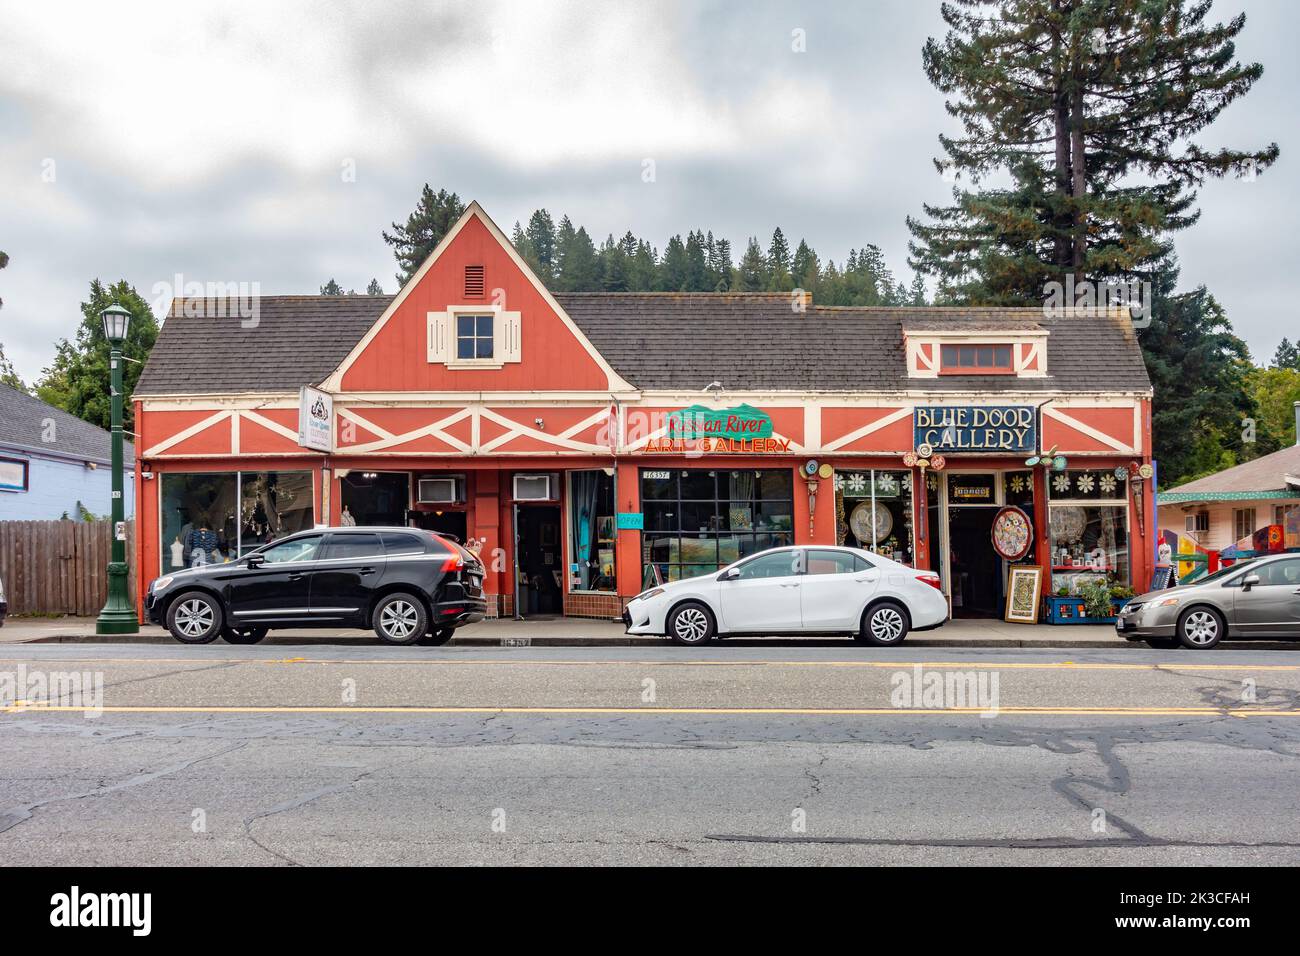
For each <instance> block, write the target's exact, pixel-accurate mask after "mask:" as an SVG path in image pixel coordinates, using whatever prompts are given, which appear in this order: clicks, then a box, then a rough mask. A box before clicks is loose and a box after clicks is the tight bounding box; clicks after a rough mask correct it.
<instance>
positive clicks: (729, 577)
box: [718, 568, 740, 581]
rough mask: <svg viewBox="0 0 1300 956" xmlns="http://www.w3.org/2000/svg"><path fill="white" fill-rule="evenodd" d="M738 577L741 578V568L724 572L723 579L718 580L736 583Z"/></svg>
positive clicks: (728, 569)
mask: <svg viewBox="0 0 1300 956" xmlns="http://www.w3.org/2000/svg"><path fill="white" fill-rule="evenodd" d="M738 577H740V568H727V570H725V571H723V572H722V577H720V578H718V580H719V581H734V580H736V578H738Z"/></svg>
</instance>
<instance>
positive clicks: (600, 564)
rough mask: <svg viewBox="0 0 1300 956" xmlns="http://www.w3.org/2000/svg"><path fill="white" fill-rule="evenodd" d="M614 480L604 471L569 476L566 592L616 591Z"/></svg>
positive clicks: (572, 473) (573, 473) (571, 473)
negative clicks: (570, 558) (567, 581)
mask: <svg viewBox="0 0 1300 956" xmlns="http://www.w3.org/2000/svg"><path fill="white" fill-rule="evenodd" d="M615 537H616V532H615V530H614V476H613V475H607V474H605V472H604V470H603V469H595V470H593V471H571V472H569V554H571V555H572V561H571V563H570V567H569V588H570V590H573V591H610V592H613V591H614V590H616V587H615V583H614V540H615Z"/></svg>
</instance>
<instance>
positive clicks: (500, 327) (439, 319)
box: [428, 302, 521, 369]
mask: <svg viewBox="0 0 1300 956" xmlns="http://www.w3.org/2000/svg"><path fill="white" fill-rule="evenodd" d="M471 315H474V316H479V315H490V316H492V357H491V358H481V359H480V358H475V359H463V358H457V356H456V353H457V351H458V349H457V347H456V346H457V340H458V335H457V326H458V325H459V320H460V319H461V318H462V317H464V316H471ZM520 329H521V322H520V318H519V313H518V312H508V311H506V310H505V309H503V308H502V307H501V306H500V305H497V304H494V303H490V302H482V303H477V304H471V305H449V306H447V308H446V310H445V311H442V312H430V313H429V314H428V352H429V355H428V358H429V363H430V364H432V365H443V366H446V367H447V368H449V369H499V368H502V367H503V366H505V365H506V364H508V363H512V362H519V361H521V348H520Z"/></svg>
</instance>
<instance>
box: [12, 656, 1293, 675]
mask: <svg viewBox="0 0 1300 956" xmlns="http://www.w3.org/2000/svg"><path fill="white" fill-rule="evenodd" d="M214 662H216V663H227V664H349V665H365V664H379V665H387V666H403V667H405V666H409V665H412V664H414V665H423V666H431V665H432V666H440V667H443V666H458V667H459V666H476V667H477V666H496V665H501V664H511V665H514V666H517V667H866V668H876V669H886V670H906V669H907V668H910V667H929V668H934V669H947V670H1080V671H1085V670H1119V671H1124V670H1131V671H1163V670H1176V671H1252V672H1253V671H1300V664H1172V663H1161V664H1137V663H1134V664H1112V663H1082V664H1080V663H1077V662H1075V661H1048V662H1021V661H1007V662H980V661H978V660H970V661H767V660H728V661H713V660H671V659H669V660H626V661H620V660H596V661H592V660H569V661H566V660H554V661H539V660H512V659H510V658H495V657H494V658H488V659H479V660H456V659H450V658H448V659H443V658H439V659H434V660H419V659H408V660H400V659H399V660H371V659H353V658H320V659H313V658H306V657H286V658H258V657H245V658H239V657H236V658H224V657H119V658H114V657H89V658H0V664H10V663H12V664H27V665H28V666H31V665H33V664H39V665H42V666H44V667H53V666H55V665H58V664H212V663H214Z"/></svg>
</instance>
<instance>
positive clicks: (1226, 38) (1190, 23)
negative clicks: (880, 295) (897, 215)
mask: <svg viewBox="0 0 1300 956" xmlns="http://www.w3.org/2000/svg"><path fill="white" fill-rule="evenodd" d="M1210 6H1211V4H1210V3H1209V2H1208V0H1192V2H1190V3H1189V2H1188V0H952V2H949V3H945V4H944V5H943V7H942V14H943V17H944V20H945V21H946V22H947V24H948V26H949V31H948V34H947V36H946V37H945V38H944V40H943V42H939V41H936V40H934V39H933V38H932V39H930V40H929V41H928V42H927V43H926V45H925V48H924V51H923V61H924V65H925V71H926V74H927V76H929V78H930V81H931V82H932V83H933V84H934V85H935V86H936V87H937V88H938V89H939V90H940V91H942V92H943V93H944V94H946V95H947V96H948V97H949V99H948V101H947V108H948V111H949V112H950V113H951V114H952V115H954V116H956V117H957V118H958V119H959V120H960V121H961V123H962V126H963V134H962V135H961V136H957V137H949V136H941V137H940V143H941V145H942V147H943V149H944V152H945V153H946V157H945V158H943V159H939V160H935V165H936V167H937V168H939V169H940V170H941V171H945V172H949V173H952V174H953V175H954V176H955V177H957V178H960V176H962V175H966V176H968V177H969V178H970V180H971V182H972V187H973V188H972V189H963V188H961V187H960V186H954V189H953V197H954V205H952V206H948V207H937V206H928V205H927V206H925V207H924V208H925V214H926V216H927V217H928V218H929V221H928V222H921V221H919V220H916V219H912V218H909V219H908V227H909V229H910V230H911V232H912V235H913V237H914V238H913V241H912V243H911V244H910V249H911V253H912V255H911V259H910V262H911V264H912V267H913V268H914V269H916V270H918V271H920V272H922V273H924V274H926V275H931V276H935V277H936V278H937V279H938V281H939V293H938V294H939V297H940V298H942V299H945V300H951V301H975V302H980V303H983V304H1002V303H1030V302H1041V301H1042V299H1043V297H1044V285H1045V284H1046V283H1047V282H1049V281H1058V282H1064V280H1065V277H1066V276H1067V275H1073V276H1074V277H1075V279H1076V280H1080V279H1092V280H1094V281H1095V280H1103V279H1106V278H1110V277H1121V278H1128V277H1132V276H1137V277H1149V276H1150V274H1151V273H1153V272H1154V271H1155V270H1156V269H1158V268H1160V265H1161V263H1162V261H1163V260H1164V258H1165V257H1166V256H1167V255H1168V253H1169V249H1170V243H1169V239H1168V236H1169V234H1170V233H1171V232H1174V231H1177V230H1179V229H1183V228H1186V227H1188V226H1190V225H1191V224H1192V223H1194V222H1195V221H1196V218H1197V211H1196V210H1195V208H1194V205H1195V201H1196V189H1197V188H1198V187H1199V186H1200V185H1201V184H1202V183H1203V182H1204V181H1205V179H1206V178H1208V177H1221V176H1225V175H1229V174H1237V175H1242V174H1245V175H1250V176H1253V175H1255V174H1257V173H1258V172H1259V171H1261V170H1263V169H1265V168H1267V167H1268V166H1270V165H1272V163H1273V162H1274V161H1275V160H1276V159H1277V156H1278V148H1277V145H1276V144H1272V145H1269V146H1267V147H1265V148H1262V149H1255V150H1239V149H1227V148H1225V149H1218V150H1208V149H1206V148H1204V147H1202V146H1201V145H1200V144H1198V143H1197V142H1195V141H1194V138H1195V137H1196V136H1197V134H1199V133H1201V132H1202V131H1203V130H1204V129H1205V128H1206V127H1208V126H1210V125H1211V124H1212V123H1213V122H1214V120H1215V119H1216V117H1217V116H1218V115H1219V113H1220V112H1221V111H1222V110H1223V109H1224V108H1225V107H1226V106H1228V105H1229V104H1230V103H1232V102H1233V101H1234V100H1236V99H1237V98H1239V97H1241V96H1243V95H1245V94H1246V93H1247V92H1248V91H1249V90H1250V88H1251V86H1252V85H1253V84H1254V83H1255V81H1256V80H1257V79H1258V78H1259V76H1260V75H1261V73H1262V72H1263V70H1262V67H1260V66H1259V65H1258V64H1249V65H1243V64H1241V63H1240V62H1238V61H1236V60H1235V58H1234V57H1235V47H1234V42H1233V41H1234V39H1235V38H1236V36H1237V35H1238V34H1239V33H1240V32H1241V30H1242V28H1243V27H1244V25H1245V17H1244V16H1237V17H1236V18H1234V19H1233V20H1232V21H1230V22H1229V23H1227V24H1214V25H1206V24H1205V17H1206V14H1207V13H1208V12H1209V9H1210ZM998 173H1003V174H1007V175H1008V176H1009V177H1010V179H1011V183H1010V185H1008V186H1005V187H1001V188H979V187H980V186H981V185H982V184H983V182H984V180H985V179H987V178H988V177H990V176H993V175H995V174H998Z"/></svg>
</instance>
